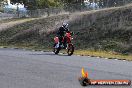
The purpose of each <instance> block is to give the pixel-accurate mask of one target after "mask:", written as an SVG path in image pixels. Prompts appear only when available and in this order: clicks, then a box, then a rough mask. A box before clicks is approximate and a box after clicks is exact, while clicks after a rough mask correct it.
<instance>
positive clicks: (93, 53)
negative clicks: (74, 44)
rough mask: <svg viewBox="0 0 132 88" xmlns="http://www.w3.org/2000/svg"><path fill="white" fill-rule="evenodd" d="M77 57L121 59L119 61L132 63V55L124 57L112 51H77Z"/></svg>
mask: <svg viewBox="0 0 132 88" xmlns="http://www.w3.org/2000/svg"><path fill="white" fill-rule="evenodd" d="M74 54H75V55H81V56H93V57H101V58H108V59H119V60H127V61H132V55H123V54H120V53H116V52H111V51H109V52H108V51H94V50H75V53H74Z"/></svg>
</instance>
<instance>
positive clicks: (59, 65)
mask: <svg viewBox="0 0 132 88" xmlns="http://www.w3.org/2000/svg"><path fill="white" fill-rule="evenodd" d="M82 67H84V68H85V70H87V71H88V72H89V77H90V78H91V79H130V80H132V62H128V61H120V60H110V59H109V60H108V59H99V58H96V57H87V56H75V55H73V56H67V55H63V54H60V55H54V54H53V53H52V52H40V51H28V50H27V51H26V50H20V49H0V88H83V87H82V86H81V85H80V84H79V82H78V77H79V76H81V68H82ZM85 88H132V86H87V87H85Z"/></svg>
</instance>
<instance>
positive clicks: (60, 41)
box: [59, 36, 63, 46]
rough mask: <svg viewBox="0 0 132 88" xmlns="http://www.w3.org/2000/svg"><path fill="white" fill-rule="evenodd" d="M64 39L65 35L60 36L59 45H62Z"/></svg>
mask: <svg viewBox="0 0 132 88" xmlns="http://www.w3.org/2000/svg"><path fill="white" fill-rule="evenodd" d="M62 40H63V37H62V36H59V43H60V44H59V46H61V45H62Z"/></svg>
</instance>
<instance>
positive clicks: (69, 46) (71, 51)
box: [67, 44, 74, 56]
mask: <svg viewBox="0 0 132 88" xmlns="http://www.w3.org/2000/svg"><path fill="white" fill-rule="evenodd" d="M73 52H74V46H73V45H72V44H69V45H68V51H67V53H68V56H71V55H72V54H73Z"/></svg>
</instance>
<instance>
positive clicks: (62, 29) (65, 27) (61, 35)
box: [57, 22, 69, 48]
mask: <svg viewBox="0 0 132 88" xmlns="http://www.w3.org/2000/svg"><path fill="white" fill-rule="evenodd" d="M66 32H69V29H68V23H65V22H64V23H63V24H62V26H61V27H60V28H59V29H58V31H57V35H58V38H59V43H60V44H59V47H60V46H61V45H62V40H63V38H64V43H63V45H64V47H63V48H66V38H65V33H66Z"/></svg>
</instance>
